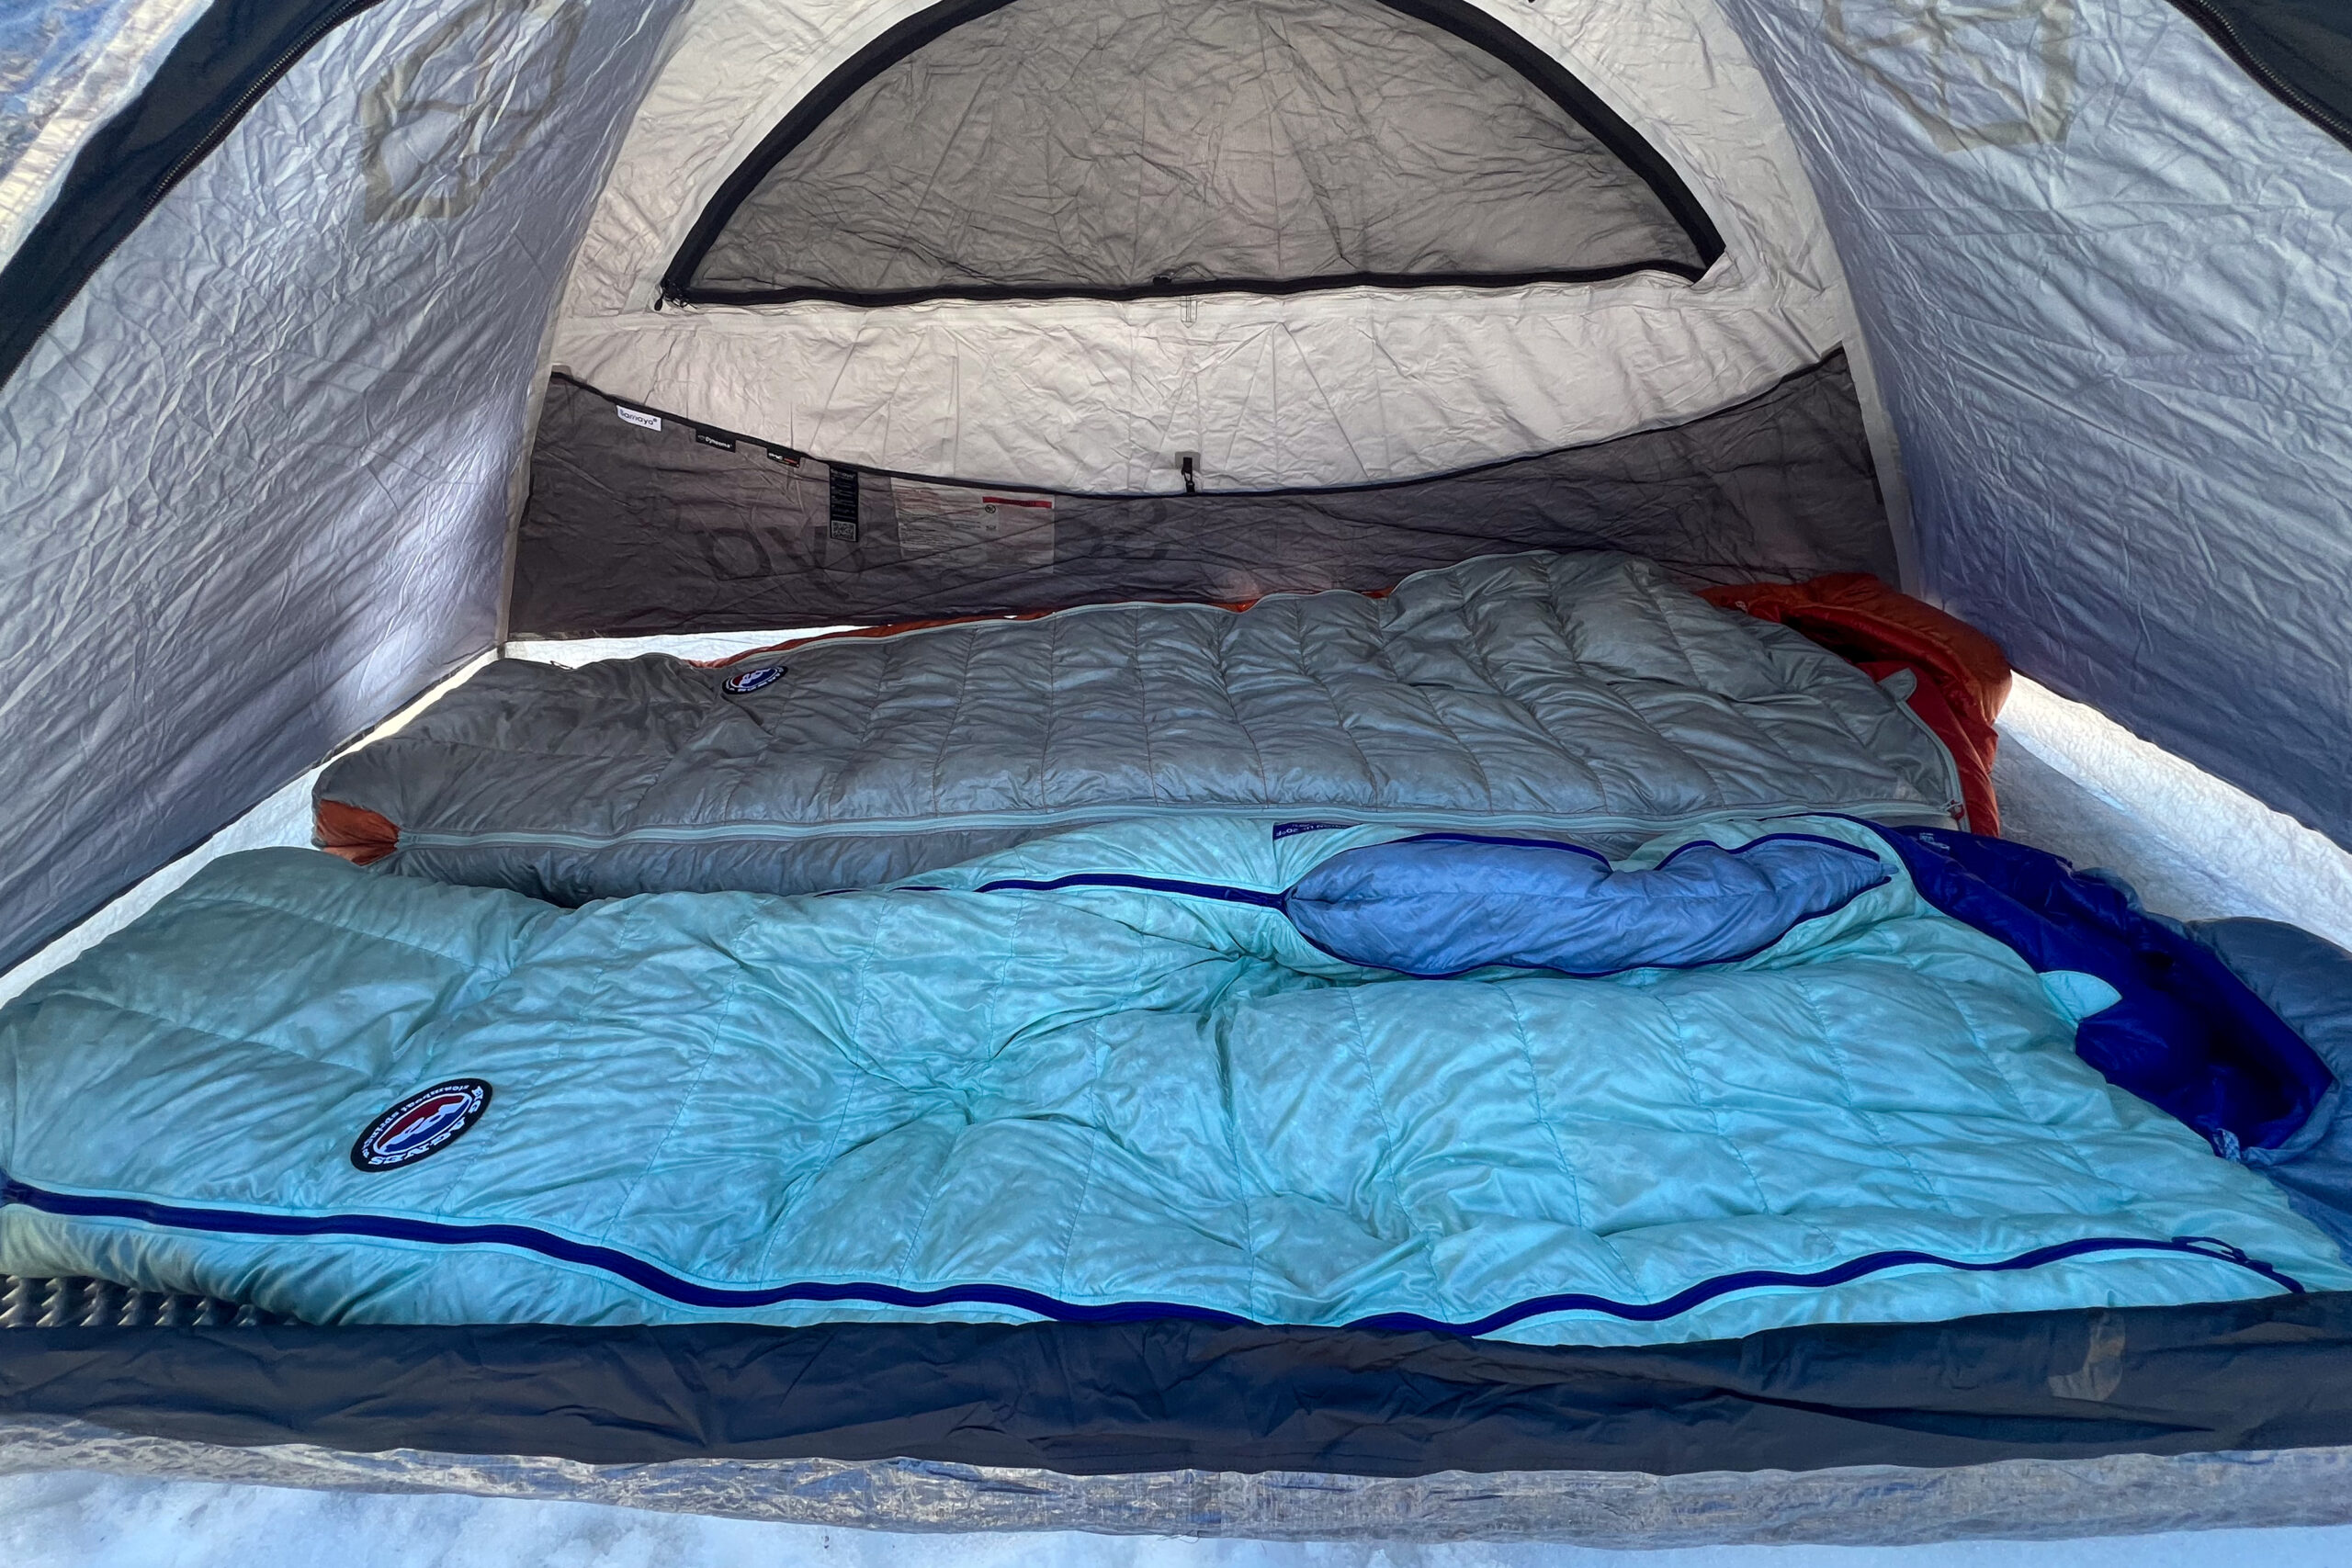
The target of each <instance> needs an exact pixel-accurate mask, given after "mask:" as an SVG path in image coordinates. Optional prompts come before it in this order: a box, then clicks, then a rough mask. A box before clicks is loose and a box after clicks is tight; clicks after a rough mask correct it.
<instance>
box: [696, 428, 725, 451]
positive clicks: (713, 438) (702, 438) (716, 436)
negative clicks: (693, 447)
mask: <svg viewBox="0 0 2352 1568" xmlns="http://www.w3.org/2000/svg"><path fill="white" fill-rule="evenodd" d="M695 440H696V441H699V442H701V443H702V444H703V445H704V446H716V447H718V449H719V450H720V451H722V452H732V451H733V450H735V438H734V437H733V436H731V435H729V434H727V433H726V432H725V431H722V430H699V429H698V430H696V431H695Z"/></svg>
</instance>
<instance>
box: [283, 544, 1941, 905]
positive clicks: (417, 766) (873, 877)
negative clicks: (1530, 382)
mask: <svg viewBox="0 0 2352 1568" xmlns="http://www.w3.org/2000/svg"><path fill="white" fill-rule="evenodd" d="M770 671H774V672H775V673H773V674H771V673H770ZM317 795H318V799H319V800H320V801H321V802H322V803H327V802H335V803H340V805H341V806H342V807H345V808H356V809H357V810H358V811H360V812H373V813H377V814H379V816H380V817H382V818H386V819H388V820H389V822H390V824H391V826H392V827H393V828H395V829H397V830H398V838H397V842H396V845H395V847H394V848H393V849H392V851H391V852H390V854H389V855H386V856H385V857H384V858H383V859H382V860H381V861H380V863H379V864H380V866H381V867H382V868H383V869H386V870H390V871H393V872H398V873H403V874H409V875H414V876H423V877H429V878H434V879H435V880H439V881H445V882H455V883H466V884H472V885H476V886H499V887H511V888H514V889H515V890H517V891H519V892H523V893H527V894H530V895H531V896H533V897H541V898H548V899H551V900H555V901H557V902H560V903H581V902H585V901H586V900H588V899H592V898H599V897H616V896H620V895H627V894H634V893H644V892H661V891H711V890H720V889H737V890H744V891H751V892H763V893H801V892H814V891H821V890H824V889H828V888H833V887H852V886H875V885H877V884H880V883H884V882H888V881H892V880H895V879H897V878H899V877H903V876H907V875H910V874H914V873H916V872H920V871H923V870H927V869H930V868H933V867H936V866H942V865H950V864H954V863H957V862H960V861H963V860H967V859H969V858H971V857H972V856H974V855H977V854H981V853H986V852H992V851H994V850H998V849H1001V848H1005V847H1007V846H1010V845H1012V844H1015V843H1019V842H1023V841H1024V840H1029V839H1031V838H1035V837H1036V836H1038V835H1039V834H1042V833H1046V832H1049V831H1052V830H1055V829H1059V828H1063V827H1066V826H1069V825H1072V824H1077V823H1083V822H1092V821H1105V820H1111V819H1115V818H1134V817H1146V816H1154V815H1160V814H1168V813H1186V812H1197V811H1217V812H1226V813H1231V812H1235V811H1241V812H1264V813H1266V814H1268V815H1270V816H1272V818H1275V819H1276V821H1277V822H1279V821H1280V820H1282V819H1283V818H1293V817H1295V818H1301V819H1303V820H1304V819H1313V820H1317V821H1324V820H1338V821H1343V822H1348V823H1374V822H1383V821H1410V822H1413V823H1417V824H1424V825H1426V824H1428V823H1430V822H1431V821H1433V820H1435V821H1444V822H1448V823H1451V824H1458V825H1459V826H1460V827H1461V828H1463V829H1465V830H1473V831H1481V830H1483V831H1495V830H1509V829H1525V828H1530V827H1541V828H1544V829H1551V830H1569V831H1576V832H1579V833H1581V834H1584V835H1585V836H1587V837H1588V838H1595V839H1601V840H1606V839H1607V838H1608V837H1609V836H1611V835H1612V834H1623V835H1626V836H1629V837H1631V836H1637V835H1646V834H1649V833H1653V832H1657V831H1660V830H1663V829H1667V828H1669V827H1673V826H1678V825H1680V824H1682V823H1685V822H1688V821H1691V820H1693V819H1698V818H1707V817H1710V816H1714V815H1722V814H1740V815H1746V816H1755V815H1757V814H1758V813H1770V812H1773V811H1780V810H1789V811H1798V810H1827V811H1841V812H1848V813H1851V814H1853V815H1856V816H1862V817H1870V818H1877V819H1880V820H1883V821H1890V822H1922V823H1942V824H1946V825H1949V823H1950V821H1951V816H1952V814H1953V813H1954V811H1955V810H1956V809H1957V807H1956V806H1955V804H1954V803H1955V802H1956V801H1957V800H1958V798H1959V789H1958V784H1957V781H1956V779H1955V777H1954V775H1953V772H1952V767H1951V758H1950V757H1949V755H1948V754H1947V753H1946V752H1945V751H1944V750H1943V748H1942V746H1941V744H1940V743H1939V742H1938V741H1937V740H1936V739H1935V738H1934V736H1933V735H1931V734H1930V733H1929V732H1928V729H1927V728H1926V727H1925V726H1924V725H1923V724H1921V723H1920V722H1919V721H1918V720H1917V718H1915V717H1914V716H1912V715H1911V714H1910V712H1909V711H1908V710H1907V709H1906V708H1905V707H1904V706H1903V705H1901V704H1900V703H1898V702H1896V701H1895V700H1894V698H1893V697H1891V696H1890V695H1889V694H1886V693H1884V692H1883V691H1881V690H1880V689H1879V688H1878V687H1877V686H1876V685H1874V684H1873V683H1872V682H1871V680H1870V679H1869V678H1868V677H1867V676H1865V675H1863V674H1862V673H1860V671H1857V670H1855V669H1854V668H1853V667H1852V666H1851V665H1849V664H1847V663H1845V662H1844V661H1843V660H1839V659H1838V658H1837V657H1836V656H1834V655H1832V654H1830V653H1828V652H1826V651H1825V650H1824V649H1820V648H1817V647H1815V645H1814V644H1812V643H1810V642H1808V641H1806V640H1805V639H1804V637H1800V636H1798V635H1797V634H1795V633H1793V632H1791V631H1788V630H1786V629H1784V628H1782V627H1780V626H1771V625H1768V624H1766V623H1763V622H1760V621H1758V620H1754V619H1751V618H1749V617H1747V616H1745V615H1737V614H1734V613H1731V612H1727V611H1723V610H1718V609H1715V608H1714V607H1713V606H1712V605H1710V604H1706V603H1705V602H1703V601H1702V600H1701V599H1699V598H1697V597H1696V596H1694V595H1692V594H1691V593H1689V592H1685V591H1684V590H1682V589H1680V588H1678V587H1676V586H1675V585H1674V584H1673V583H1672V582H1670V581H1668V579H1667V578H1666V577H1665V575H1664V574H1663V573H1662V572H1660V571H1659V570H1657V568H1656V567H1653V566H1651V565H1649V564H1648V563H1646V562H1645V561H1641V560H1638V559H1635V558H1631V557H1627V556H1620V555H1613V554H1576V555H1554V554H1547V553H1542V552H1535V553H1530V554H1524V555H1513V556H1500V557H1489V558H1482V559H1479V560H1474V561H1469V562H1466V563H1464V564H1463V565H1460V566H1456V567H1449V568H1446V569H1444V570H1439V571H1430V572H1424V573H1422V574H1420V575H1419V576H1417V577H1414V578H1410V579H1408V580H1407V581H1405V582H1404V583H1403V584H1402V585H1400V586H1399V587H1398V588H1397V590H1396V591H1395V592H1393V593H1391V594H1389V595H1387V596H1386V597H1384V598H1370V597H1366V596H1365V595H1363V594H1359V593H1351V592H1329V593H1316V594H1306V595H1286V596H1282V597H1276V598H1271V599H1266V600H1263V601H1261V602H1260V603H1259V604H1255V605H1254V606H1252V607H1251V608H1250V609H1248V610H1244V611H1240V612H1234V611H1230V610H1225V609H1219V608H1216V607H1214V606H1209V605H1197V604H1112V605H1100V606H1091V607H1087V608H1082V609H1076V610H1069V611H1064V612H1062V613H1060V614H1058V615H1050V616H1046V617H1045V618H1043V619H1039V620H1032V621H986V622H978V623H971V624H966V625H959V626H939V627H933V628H929V629H925V630H917V631H909V632H905V633H901V634H899V635H896V636H892V637H878V638H848V639H841V640H833V641H828V642H821V643H816V644H812V645H809V646H807V647H804V648H801V649H796V650H792V651H789V652H786V653H783V654H779V655H775V656H772V657H760V658H754V659H752V660H746V661H743V662H741V663H738V664H735V665H733V666H730V667H728V668H725V669H707V668H703V667H700V666H696V665H694V664H690V663H687V662H684V661H683V660H676V659H673V658H669V657H667V656H665V655H651V656H648V657H644V658H639V659H630V660H610V661H607V662H604V663H597V664H591V665H587V666H585V667H582V668H579V669H565V668H561V667H558V666H552V665H546V664H539V663H534V662H527V661H523V660H502V661H500V662H498V663H494V664H492V665H491V666H490V667H489V668H487V669H486V670H484V671H482V672H481V674H479V675H476V676H475V677H474V678H473V679H472V680H471V681H469V682H467V683H466V684H465V685H464V686H462V687H460V688H458V690H457V691H455V692H453V693H451V694H449V695H448V696H447V697H445V698H443V699H442V700H441V701H440V702H439V703H437V704H435V705H434V706H433V707H432V708H431V709H430V710H428V711H427V712H426V713H425V714H424V716H421V717H420V718H418V719H417V720H415V721H414V722H413V723H412V724H410V725H409V726H408V727H407V728H405V729H403V730H401V732H399V733H398V734H396V735H393V736H390V737H389V738H387V739H382V740H379V741H377V742H376V743H374V744H373V745H370V746H368V747H365V748H363V749H361V750H357V751H355V752H353V753H351V754H349V755H347V756H345V757H344V758H342V759H341V760H340V761H336V762H335V763H334V764H333V765H332V766H330V767H329V768H328V769H327V770H326V772H325V773H324V775H323V776H322V778H321V780H320V782H319V786H318V791H317ZM349 814H350V813H349V810H348V809H346V810H345V813H344V815H345V817H348V816H349Z"/></svg>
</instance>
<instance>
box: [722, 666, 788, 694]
mask: <svg viewBox="0 0 2352 1568" xmlns="http://www.w3.org/2000/svg"><path fill="white" fill-rule="evenodd" d="M783 679H784V666H783V665H781V664H771V665H769V666H767V667H766V668H765V669H763V670H741V671H737V672H736V673H734V674H732V675H729V677H727V689H728V690H729V691H730V692H733V693H736V694H739V695H740V694H742V693H744V692H756V691H758V690H759V689H760V688H761V687H762V686H772V685H774V684H775V682H778V681H781V680H783Z"/></svg>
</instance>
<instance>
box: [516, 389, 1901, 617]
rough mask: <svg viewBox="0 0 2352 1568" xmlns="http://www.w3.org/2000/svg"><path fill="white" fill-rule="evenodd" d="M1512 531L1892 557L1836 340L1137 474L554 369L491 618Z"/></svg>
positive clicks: (838, 602)
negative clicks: (1065, 466) (1185, 472)
mask: <svg viewBox="0 0 2352 1568" xmlns="http://www.w3.org/2000/svg"><path fill="white" fill-rule="evenodd" d="M623 409H627V410H628V412H627V413H626V414H624V413H623V412H622V410H623ZM656 426H658V428H655V427H656ZM844 486H845V487H846V490H844V488H843V487H844ZM1523 549H1623V550H1631V551H1634V552H1635V553H1637V554H1640V555H1644V556H1647V557H1649V558H1651V559H1653V560H1657V561H1659V562H1661V563H1663V564H1664V565H1665V566H1666V567H1667V568H1668V570H1671V571H1673V572H1674V573H1675V574H1676V575H1677V576H1678V577H1679V578H1680V579H1682V580H1683V581H1688V582H1691V583H1694V584H1695V583H1713V582H1744V581H1755V580H1757V579H1758V578H1773V577H1790V578H1802V577H1809V576H1814V575H1816V574H1818V573H1821V572H1828V571H1872V572H1876V573H1878V574H1879V575H1880V576H1882V577H1884V578H1888V579H1890V580H1891V579H1893V578H1894V575H1895V564H1894V540H1893V538H1892V537H1891V536H1890V535H1889V533H1888V530H1887V525H1886V515H1885V512H1884V510H1883V506H1882V503H1881V501H1880V497H1879V491H1878V487H1877V485H1876V483H1875V482H1874V480H1873V474H1872V470H1871V457H1870V448H1869V443H1868V441H1867V439H1866V438H1865V436H1864V434H1863V431H1862V426H1861V418H1860V409H1859V407H1858V406H1857V404H1856V400H1855V396H1854V387H1853V381H1852V378H1850V377H1849V375H1848V373H1847V368H1846V365H1845V362H1844V359H1843V357H1842V356H1836V357H1833V358H1831V359H1830V360H1828V361H1827V362H1826V363H1824V364H1822V365H1818V366H1815V367H1810V368H1807V369H1804V370H1802V371H1799V372H1798V373H1797V374H1795V375H1794V376H1792V377H1790V378H1788V379H1787V380H1785V381H1782V382H1781V383H1780V384H1779V385H1778V386H1775V387H1773V388H1771V389H1769V390H1767V391H1765V392H1764V393H1762V394H1761V395H1760V396H1758V397H1755V398H1751V399H1749V400H1747V401H1746V402H1744V403H1740V404H1738V405H1736V406H1735V407H1733V408H1729V409H1725V410H1723V411H1722V412H1717V413H1713V414H1709V415H1706V416H1704V417H1702V418H1700V419H1697V420H1693V421H1691V423H1687V424H1679V425H1672V426H1668V428H1666V429H1663V430H1649V431H1639V432H1635V433H1634V434H1627V435H1621V436H1619V437H1617V438H1616V439H1615V440H1613V441H1605V442H1601V443H1600V444H1599V445H1596V446H1580V447H1573V448H1570V449H1569V450H1567V451H1564V452H1554V453H1547V454H1544V455H1543V456H1539V457H1523V458H1520V459H1517V460H1515V461H1512V462H1508V463H1500V464H1496V465H1493V466H1491V467H1487V468H1476V469H1473V470H1471V471H1469V472H1467V473H1461V474H1453V475H1446V476H1442V477H1437V478H1432V479H1420V480H1415V481H1409V482H1407V483H1401V484H1393V485H1378V486H1372V487H1367V488H1363V489H1355V490H1323V491H1276V492H1271V493H1241V494H1233V493H1225V494H1214V493H1203V494H1194V495H1143V496H1097V495H1079V496H1073V495H1046V494H1041V493H1038V492H1034V491H1003V492H999V491H991V490H989V489H988V488H985V487H982V488H972V487H969V486H954V485H940V484H935V483H931V482H926V481H922V480H920V479H918V480H913V481H911V482H910V480H909V479H907V478H905V477H899V476H892V475H889V474H885V473H877V472H874V471H871V470H868V471H865V472H856V471H853V470H848V469H844V468H838V467H836V466H834V465H831V464H827V463H825V462H823V461H821V460H820V459H818V458H815V457H803V456H801V455H799V454H797V453H792V452H788V451H782V450H778V449H775V448H771V447H769V446H767V445H766V444H765V443H763V442H761V441H759V440H757V439H755V438H753V437H751V436H749V435H747V434H739V433H735V432H729V431H718V430H713V429H710V428H708V427H703V426H696V425H694V424H691V423H682V422H680V421H679V420H677V419H675V418H671V417H665V416H664V415H663V414H662V413H659V412H655V413H652V414H650V417H649V412H648V411H646V410H644V409H642V408H640V407H636V406H634V405H630V404H626V403H618V402H616V400H613V399H610V398H607V397H605V395H603V394H602V393H600V392H597V391H595V390H594V389H590V388H586V387H582V386H581V385H580V384H578V383H577V382H573V381H571V380H569V379H566V378H557V380H556V381H555V383H554V385H553V386H552V387H551V388H550V389H548V401H547V406H546V410H545V412H544V415H543V417H542V418H541V420H540V423H539V434H538V446H537V450H536V451H535V452H534V454H533V456H532V461H531V497H530V502H529V504H528V505H527V507H526V509H525V511H524V513H523V521H522V525H521V528H520V531H519V535H518V537H517V540H516V545H515V592H514V601H513V607H512V610H511V612H510V615H509V621H508V626H509V629H510V630H512V631H514V632H515V633H518V634H521V635H525V636H537V637H581V636H598V635H602V636H626V635H646V634H652V633H661V632H684V631H727V630H739V629H741V630H748V629H752V628H754V627H761V626H805V625H809V624H811V623H814V622H819V621H825V620H829V619H838V618H841V617H842V616H852V617H856V618H859V619H865V620H876V621H892V620H904V619H910V618H913V617H916V616H930V615H978V614H988V613H992V612H997V611H1004V610H1041V609H1051V608H1055V607H1057V606H1060V605H1065V604H1087V603H1100V602H1104V601H1111V600H1117V599H1134V598H1156V599H1209V600H1216V601H1233V600H1243V599H1255V598H1257V597H1259V596H1260V595H1261V594H1265V593H1274V592H1316V591H1319V590H1322V589H1327V588H1353V589H1384V588H1387V587H1389V586H1391V585H1392V584H1394V583H1396V582H1397V581H1401V580H1403V579H1404V578H1406V577H1408V576H1410V575H1411V574H1412V573H1414V572H1416V571H1421V570H1427V569H1430V568H1432V567H1440V566H1450V565H1452V564H1453V563H1454V562H1456V561H1460V560H1465V559H1468V558H1470V557H1472V556H1476V555H1483V554H1487V553H1489V552H1493V551H1497V550H1523Z"/></svg>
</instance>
